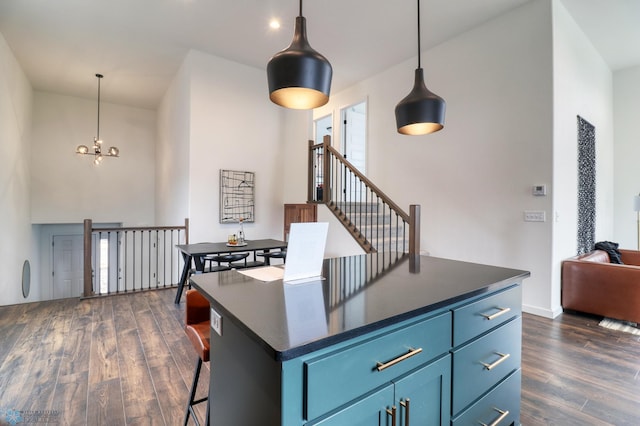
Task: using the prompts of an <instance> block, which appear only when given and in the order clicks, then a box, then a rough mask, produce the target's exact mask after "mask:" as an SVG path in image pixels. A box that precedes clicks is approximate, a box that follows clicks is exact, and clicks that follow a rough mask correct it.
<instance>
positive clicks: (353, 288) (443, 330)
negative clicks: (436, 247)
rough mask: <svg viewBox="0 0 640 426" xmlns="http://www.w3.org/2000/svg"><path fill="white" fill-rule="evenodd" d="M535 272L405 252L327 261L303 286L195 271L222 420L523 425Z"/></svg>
mask: <svg viewBox="0 0 640 426" xmlns="http://www.w3.org/2000/svg"><path fill="white" fill-rule="evenodd" d="M528 276H529V273H528V272H526V271H521V270H516V269H508V268H501V267H495V266H488V265H481V264H474V263H468V262H461V261H455V260H448V259H441V258H435V257H429V256H413V255H408V254H401V253H399V254H397V253H391V254H390V253H374V254H368V255H362V256H351V257H343V258H335V259H327V260H325V261H324V265H323V278H324V279H322V280H316V281H311V282H307V283H303V284H295V285H292V284H287V283H283V282H282V281H281V280H278V281H271V282H262V281H258V280H256V279H253V278H250V277H247V276H245V275H242V274H241V273H239V272H237V271H226V272H221V273H211V274H201V275H195V276H193V277H192V278H191V284H192V286H193V287H195V288H196V289H198V290H199V291H200V292H201V293H202V294H203V295H204V296H205V297H206V298H207V299H208V300H209V303H210V305H211V309H212V325H213V327H212V330H211V380H210V398H211V401H210V402H211V414H210V415H211V424H213V425H225V426H226V425H234V426H236V425H238V426H245V425H246V426H252V425H324V426H327V425H350V426H353V425H363V426H364V425H367V426H369V425H389V426H391V425H403V426H404V425H409V424H413V425H471V424H474V425H478V424H481V423H484V424H494V425H498V424H499V425H509V424H515V425H518V424H520V422H519V417H520V383H521V380H520V358H521V306H522V302H521V294H522V292H521V286H522V282H523V280H524V279H525V278H526V277H528Z"/></svg>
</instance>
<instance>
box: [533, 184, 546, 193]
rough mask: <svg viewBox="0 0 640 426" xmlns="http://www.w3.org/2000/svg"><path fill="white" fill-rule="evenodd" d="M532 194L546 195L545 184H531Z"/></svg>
mask: <svg viewBox="0 0 640 426" xmlns="http://www.w3.org/2000/svg"><path fill="white" fill-rule="evenodd" d="M533 195H547V185H533Z"/></svg>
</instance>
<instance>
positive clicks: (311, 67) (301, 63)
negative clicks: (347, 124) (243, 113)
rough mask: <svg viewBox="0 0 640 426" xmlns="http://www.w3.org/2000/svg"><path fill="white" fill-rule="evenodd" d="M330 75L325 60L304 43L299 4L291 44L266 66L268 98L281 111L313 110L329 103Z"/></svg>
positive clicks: (305, 29) (307, 43) (331, 72)
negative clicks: (282, 108) (283, 109)
mask: <svg viewBox="0 0 640 426" xmlns="http://www.w3.org/2000/svg"><path fill="white" fill-rule="evenodd" d="M332 74H333V69H332V68H331V64H330V63H329V61H328V60H327V58H325V57H324V56H322V55H321V54H320V53H318V52H316V51H315V50H313V48H312V47H311V46H310V45H309V42H308V41H307V28H306V19H305V18H304V16H302V1H301V2H300V16H298V17H296V26H295V31H294V34H293V41H292V42H291V45H289V47H287V48H286V49H284V50H282V51H280V52H278V53H276V54H275V55H273V57H272V58H271V59H270V60H269V63H268V64H267V80H268V82H269V98H270V99H271V101H272V102H274V103H276V104H278V105H280V106H283V107H285V108H292V109H312V108H317V107H319V106H322V105H324V104H326V103H327V102H329V92H330V90H331V77H332Z"/></svg>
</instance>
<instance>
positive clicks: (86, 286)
mask: <svg viewBox="0 0 640 426" xmlns="http://www.w3.org/2000/svg"><path fill="white" fill-rule="evenodd" d="M92 232H93V221H92V220H91V219H85V220H84V259H83V262H84V274H83V275H84V279H83V280H84V283H83V293H84V294H83V296H84V297H90V296H93V274H92V271H91V234H92Z"/></svg>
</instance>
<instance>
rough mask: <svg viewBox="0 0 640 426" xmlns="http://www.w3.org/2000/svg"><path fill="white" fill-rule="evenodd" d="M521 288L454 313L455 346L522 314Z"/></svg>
mask: <svg viewBox="0 0 640 426" xmlns="http://www.w3.org/2000/svg"><path fill="white" fill-rule="evenodd" d="M521 293H522V290H521V286H519V285H518V286H515V287H511V288H510V289H508V290H505V291H502V292H500V293H496V294H493V295H491V296H489V297H485V298H483V299H480V300H477V301H475V302H473V303H470V304H468V305H465V306H462V307H460V308H458V309H454V311H453V346H458V345H461V344H462V343H464V342H466V341H467V340H469V339H471V338H473V337H475V336H479V335H481V334H483V333H485V332H487V331H489V330H490V329H492V328H493V327H496V326H498V325H500V324H502V323H505V322H507V321H509V320H510V319H511V318H514V317H516V316H519V315H520V314H521V313H522V312H521V311H522V294H521Z"/></svg>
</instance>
